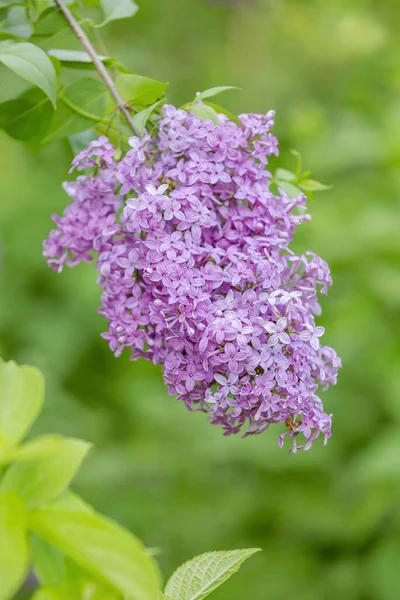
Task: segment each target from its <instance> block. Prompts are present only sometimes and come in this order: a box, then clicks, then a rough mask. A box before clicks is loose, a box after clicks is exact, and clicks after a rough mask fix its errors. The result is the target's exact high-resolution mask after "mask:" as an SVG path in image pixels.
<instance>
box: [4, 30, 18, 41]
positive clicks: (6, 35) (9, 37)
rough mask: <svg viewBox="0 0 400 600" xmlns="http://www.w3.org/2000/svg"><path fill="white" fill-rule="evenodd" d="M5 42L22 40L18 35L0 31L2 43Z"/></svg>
mask: <svg viewBox="0 0 400 600" xmlns="http://www.w3.org/2000/svg"><path fill="white" fill-rule="evenodd" d="M3 40H13V41H16V42H18V41H20V40H21V38H20V37H18V36H17V35H14V34H13V33H10V32H9V31H0V41H3Z"/></svg>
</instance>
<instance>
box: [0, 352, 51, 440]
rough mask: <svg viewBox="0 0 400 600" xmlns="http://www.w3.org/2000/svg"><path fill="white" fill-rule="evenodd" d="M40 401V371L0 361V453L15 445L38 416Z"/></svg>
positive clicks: (41, 386) (41, 402) (41, 393)
mask: <svg viewBox="0 0 400 600" xmlns="http://www.w3.org/2000/svg"><path fill="white" fill-rule="evenodd" d="M43 400H44V379H43V376H42V374H41V373H40V371H38V370H37V369H35V368H34V367H28V366H26V365H23V366H19V365H17V364H16V363H15V362H2V361H1V362H0V452H1V450H3V452H4V451H6V450H7V449H9V448H12V447H13V446H15V445H17V444H19V442H20V441H21V440H22V439H23V437H24V436H25V435H26V433H27V432H28V431H29V429H30V427H31V425H32V424H33V422H34V421H35V420H36V418H37V416H38V415H39V413H40V411H41V409H42V406H43Z"/></svg>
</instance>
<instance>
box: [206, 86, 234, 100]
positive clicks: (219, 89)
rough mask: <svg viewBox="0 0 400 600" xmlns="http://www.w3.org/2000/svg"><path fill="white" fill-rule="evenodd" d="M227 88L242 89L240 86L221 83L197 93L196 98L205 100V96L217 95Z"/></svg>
mask: <svg viewBox="0 0 400 600" xmlns="http://www.w3.org/2000/svg"><path fill="white" fill-rule="evenodd" d="M227 90H240V88H238V87H236V86H234V85H219V86H217V87H213V88H209V89H208V90H204V92H198V93H197V94H196V99H200V100H204V99H205V98H211V97H212V96H217V95H218V94H222V92H226V91H227Z"/></svg>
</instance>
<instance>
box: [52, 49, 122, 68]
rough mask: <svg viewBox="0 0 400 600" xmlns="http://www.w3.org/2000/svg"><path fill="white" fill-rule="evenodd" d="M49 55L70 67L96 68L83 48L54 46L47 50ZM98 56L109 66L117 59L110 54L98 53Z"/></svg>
mask: <svg viewBox="0 0 400 600" xmlns="http://www.w3.org/2000/svg"><path fill="white" fill-rule="evenodd" d="M47 54H48V55H49V56H53V57H54V58H57V60H59V61H60V62H62V63H64V65H65V66H66V67H68V68H70V69H95V66H94V64H93V61H92V59H91V58H90V56H89V54H88V53H87V52H83V51H82V50H60V49H58V48H52V49H50V50H48V51H47ZM98 58H99V59H100V60H101V61H102V62H103V63H104V64H105V65H106V66H107V67H113V66H114V65H115V64H116V61H115V60H114V59H113V58H110V57H109V56H102V55H98Z"/></svg>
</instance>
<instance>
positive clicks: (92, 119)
mask: <svg viewBox="0 0 400 600" xmlns="http://www.w3.org/2000/svg"><path fill="white" fill-rule="evenodd" d="M107 97H108V91H107V89H106V88H105V87H104V85H103V84H102V83H101V82H100V81H97V80H96V79H80V80H79V81H76V82H75V83H73V84H72V85H71V86H70V87H69V88H67V89H66V90H65V91H64V93H63V96H61V99H62V102H60V105H59V107H58V110H57V111H56V113H55V114H54V120H53V123H52V124H51V126H50V130H49V133H48V135H47V137H46V139H45V140H44V143H51V142H54V141H55V140H60V139H63V138H66V137H70V136H71V135H75V134H76V133H80V132H81V131H87V130H88V129H90V128H91V127H93V125H94V124H95V123H96V122H97V121H99V120H100V119H101V118H102V117H103V115H104V112H105V107H106V104H107Z"/></svg>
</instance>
